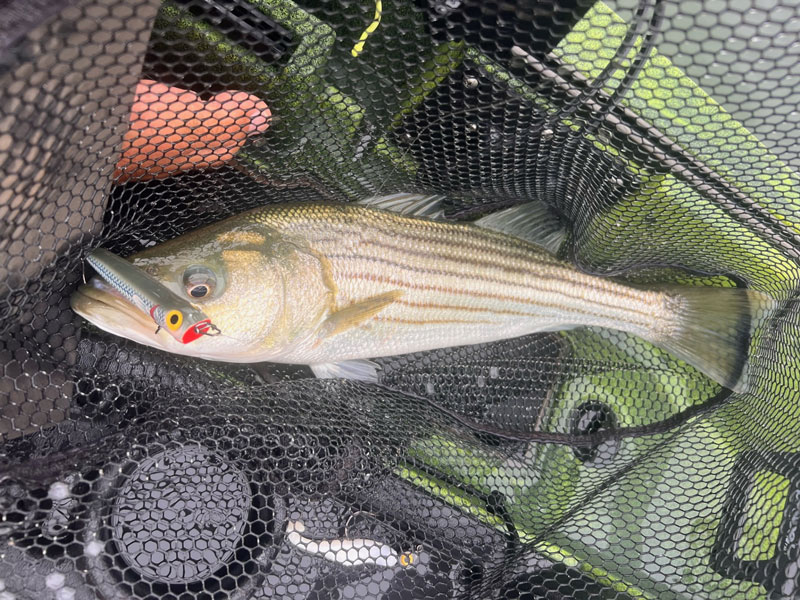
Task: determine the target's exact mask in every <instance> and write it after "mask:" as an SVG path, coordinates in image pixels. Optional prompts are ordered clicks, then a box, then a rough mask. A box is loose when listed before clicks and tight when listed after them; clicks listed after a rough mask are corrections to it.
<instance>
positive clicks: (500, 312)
mask: <svg viewBox="0 0 800 600" xmlns="http://www.w3.org/2000/svg"><path fill="white" fill-rule="evenodd" d="M394 303H395V304H402V305H404V306H410V307H412V308H424V309H430V310H456V311H464V312H476V313H477V312H489V313H494V314H498V315H512V316H515V317H532V316H535V315H534V314H533V313H529V312H522V311H520V310H498V309H494V308H489V307H480V306H463V305H460V304H439V303H437V302H414V301H412V300H404V299H403V298H398V299H397V300H395V301H394Z"/></svg>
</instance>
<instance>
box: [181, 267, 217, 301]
mask: <svg viewBox="0 0 800 600" xmlns="http://www.w3.org/2000/svg"><path fill="white" fill-rule="evenodd" d="M216 286H217V277H216V275H214V271H212V270H211V269H209V268H208V267H201V266H196V267H189V268H188V269H186V271H185V272H184V274H183V287H184V289H185V290H186V293H187V294H188V295H189V296H190V297H191V298H192V299H195V300H200V299H202V298H206V297H208V296H210V295H211V294H213V293H214V290H215V289H216Z"/></svg>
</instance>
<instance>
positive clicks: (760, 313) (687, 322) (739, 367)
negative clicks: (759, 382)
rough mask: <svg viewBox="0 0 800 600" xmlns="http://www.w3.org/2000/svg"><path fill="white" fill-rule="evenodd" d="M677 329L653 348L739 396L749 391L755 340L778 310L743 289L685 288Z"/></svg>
mask: <svg viewBox="0 0 800 600" xmlns="http://www.w3.org/2000/svg"><path fill="white" fill-rule="evenodd" d="M674 298H675V301H676V303H677V327H676V328H674V329H673V331H672V332H671V333H670V334H669V335H668V336H667V337H666V339H665V338H663V337H661V338H660V339H653V340H652V341H653V343H655V344H657V345H659V346H660V347H662V348H664V349H665V350H667V351H668V352H670V353H671V354H673V355H675V356H676V357H678V358H680V359H681V360H684V361H686V362H687V363H689V364H690V365H692V366H693V367H695V368H696V369H698V370H699V371H702V372H703V373H705V374H706V375H707V376H708V377H710V378H711V379H713V380H715V381H716V382H718V383H720V384H722V385H723V386H725V387H726V388H729V389H732V390H734V391H736V392H744V391H746V390H747V389H748V384H749V377H748V360H747V357H748V351H749V349H750V340H751V337H752V336H753V334H754V333H756V332H757V331H759V330H760V329H761V328H762V326H763V324H764V322H765V321H766V320H767V318H768V317H769V315H770V313H771V311H772V310H773V309H774V307H775V305H776V302H775V300H773V299H772V298H771V297H769V296H767V295H765V294H762V293H760V292H757V291H754V290H748V289H744V288H714V287H682V288H680V291H677V292H676V293H675V296H674Z"/></svg>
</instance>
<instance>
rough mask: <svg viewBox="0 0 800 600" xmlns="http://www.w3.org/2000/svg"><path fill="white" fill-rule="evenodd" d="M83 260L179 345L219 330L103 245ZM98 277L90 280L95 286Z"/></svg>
mask: <svg viewBox="0 0 800 600" xmlns="http://www.w3.org/2000/svg"><path fill="white" fill-rule="evenodd" d="M86 262H88V263H89V265H91V267H92V268H93V269H94V270H95V271H97V272H98V273H99V274H100V276H101V277H102V281H103V282H104V283H105V284H106V288H108V286H110V287H111V288H112V289H113V290H114V291H115V292H116V293H117V294H118V295H119V297H120V298H122V299H124V300H126V301H127V302H130V303H131V304H133V305H134V306H136V307H138V308H139V309H140V310H141V311H142V312H144V313H145V314H147V315H148V316H150V318H151V319H152V320H153V322H154V323H155V324H156V325H157V327H158V329H164V330H165V331H166V332H167V333H169V334H170V335H171V336H172V337H173V338H174V339H175V340H177V341H178V342H180V343H181V344H189V343H191V342H193V341H195V340H198V339H200V337H201V336H203V335H216V334H218V333H219V330H218V329H217V328H216V326H215V325H214V324H213V323H212V322H211V319H209V318H208V317H207V316H206V315H205V314H204V313H203V311H202V310H200V309H198V308H197V307H195V306H192V304H191V303H190V302H189V301H188V300H185V299H184V298H181V297H180V296H178V295H177V294H175V293H174V292H172V291H170V290H168V289H167V288H166V287H164V286H163V285H161V284H160V283H159V282H158V281H156V280H155V279H153V278H152V277H150V276H149V275H148V274H147V273H145V272H144V271H142V270H141V269H138V268H136V267H135V266H134V265H133V264H132V263H131V262H129V261H126V260H125V259H123V258H120V257H119V256H117V255H116V254H113V253H111V252H109V251H108V250H105V249H103V248H97V249H95V250H93V251H92V252H91V253H90V254H89V256H87V257H86ZM99 281H100V280H93V285H96V283H97V282H99Z"/></svg>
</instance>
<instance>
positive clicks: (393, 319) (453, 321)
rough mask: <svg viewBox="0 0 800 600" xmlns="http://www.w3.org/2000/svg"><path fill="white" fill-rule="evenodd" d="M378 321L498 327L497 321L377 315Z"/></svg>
mask: <svg viewBox="0 0 800 600" xmlns="http://www.w3.org/2000/svg"><path fill="white" fill-rule="evenodd" d="M374 319H375V320H376V321H384V322H390V323H401V324H403V325H497V324H498V323H496V322H495V321H485V320H480V321H476V320H469V319H463V320H462V319H404V318H402V317H388V316H384V315H377V316H375V317H374Z"/></svg>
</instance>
